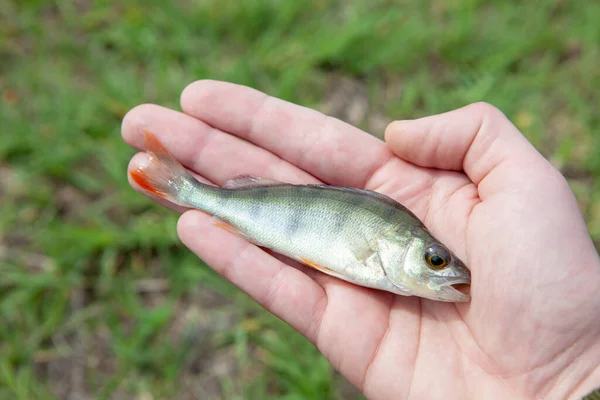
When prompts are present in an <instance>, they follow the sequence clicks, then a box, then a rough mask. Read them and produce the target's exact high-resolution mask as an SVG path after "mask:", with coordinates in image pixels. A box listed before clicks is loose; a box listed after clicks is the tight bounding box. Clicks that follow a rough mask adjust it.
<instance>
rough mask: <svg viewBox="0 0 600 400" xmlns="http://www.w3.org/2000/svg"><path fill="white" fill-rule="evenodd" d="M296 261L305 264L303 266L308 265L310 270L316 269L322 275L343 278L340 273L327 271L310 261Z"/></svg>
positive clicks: (301, 258) (299, 258)
mask: <svg viewBox="0 0 600 400" xmlns="http://www.w3.org/2000/svg"><path fill="white" fill-rule="evenodd" d="M297 260H298V261H300V262H301V263H303V264H305V265H308V266H309V267H312V268H314V269H316V270H318V271H321V272H322V273H324V274H327V275H331V276H335V277H336V278H340V279H343V276H342V275H341V274H340V273H338V272H335V271H334V270H332V269H329V268H327V267H323V266H321V265H319V264H317V263H314V262H312V261H309V260H307V259H306V258H304V257H298V258H297Z"/></svg>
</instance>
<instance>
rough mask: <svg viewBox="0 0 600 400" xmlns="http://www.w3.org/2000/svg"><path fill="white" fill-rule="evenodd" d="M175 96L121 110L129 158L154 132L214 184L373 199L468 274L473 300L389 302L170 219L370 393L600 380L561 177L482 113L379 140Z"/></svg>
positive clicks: (571, 203)
mask: <svg viewBox="0 0 600 400" xmlns="http://www.w3.org/2000/svg"><path fill="white" fill-rule="evenodd" d="M181 103H182V108H183V110H184V113H180V112H177V111H173V110H169V109H166V108H162V107H159V106H155V105H142V106H139V107H136V108H135V109H134V110H132V111H131V112H130V113H129V114H128V115H127V116H126V118H125V120H124V122H123V137H124V138H125V140H126V141H127V142H128V143H129V144H131V145H132V146H134V147H136V148H138V149H141V150H142V149H143V135H142V131H143V130H144V129H148V130H150V131H152V132H154V133H155V134H156V135H157V136H158V137H159V139H160V140H161V141H162V142H163V143H164V144H165V146H166V147H167V148H168V149H169V150H171V152H172V153H173V154H174V155H175V157H177V158H178V159H179V160H180V161H181V162H182V163H183V164H184V165H185V166H186V167H187V168H189V169H190V170H191V171H193V172H195V173H196V176H197V177H198V178H199V179H200V180H202V181H204V182H209V183H212V184H216V185H223V184H224V183H225V182H226V181H227V180H229V179H231V178H232V177H233V176H235V175H239V174H253V175H258V176H262V177H266V178H272V179H277V180H280V181H284V182H289V183H317V182H324V183H327V184H332V185H341V186H353V187H358V188H367V189H371V190H376V191H378V192H381V193H385V194H387V195H388V196H390V197H393V198H395V199H396V200H398V201H400V202H401V203H402V204H404V205H405V206H407V207H408V208H409V209H411V210H412V211H413V212H414V213H415V214H416V215H417V216H418V217H419V218H421V220H423V221H424V222H425V224H426V225H427V226H428V227H429V228H430V229H431V231H432V232H433V234H434V235H435V236H436V237H437V238H438V239H440V240H441V241H442V242H443V243H445V244H446V245H447V246H448V247H449V248H450V249H451V250H452V251H453V252H454V253H456V254H457V255H458V257H459V258H461V259H462V260H464V261H465V263H466V264H467V265H468V266H469V268H470V269H471V271H472V285H471V295H472V301H471V302H470V303H466V304H451V303H440V302H435V301H430V300H424V299H420V298H417V297H403V296H397V295H394V294H391V293H387V292H379V291H376V290H371V289H366V288H362V287H358V286H354V285H351V284H349V283H346V282H343V281H340V280H337V279H335V278H332V277H329V276H326V275H323V274H321V273H319V272H317V271H314V270H310V269H308V268H307V267H304V266H300V265H298V264H296V263H293V262H290V261H289V260H286V259H285V258H283V257H281V256H278V255H276V254H272V253H269V252H268V251H265V250H263V249H261V248H259V247H256V246H254V245H252V244H249V243H247V242H246V241H244V240H243V239H241V238H238V237H236V236H234V235H233V234H231V233H229V232H227V231H225V230H222V229H220V228H218V227H216V226H213V225H212V224H211V223H210V222H209V218H210V217H208V216H207V215H205V214H203V213H201V212H199V211H196V210H191V211H186V212H185V213H184V214H183V216H182V217H181V219H180V223H179V226H178V231H179V235H180V237H181V239H182V241H183V242H184V243H185V244H186V245H187V246H188V247H189V248H190V249H191V250H192V251H194V252H195V253H196V254H197V255H198V256H199V257H201V258H202V259H203V260H204V261H206V262H207V263H208V264H209V265H211V266H212V267H213V268H214V269H215V270H217V271H218V272H219V273H221V274H222V275H223V276H225V278H227V279H228V280H230V281H231V282H233V283H234V284H236V285H237V286H239V287H240V288H241V289H242V290H244V291H246V292H247V293H248V294H250V295H251V296H252V297H253V298H254V299H255V300H256V301H258V302H259V303H260V304H262V305H263V306H264V307H266V308H267V309H268V310H270V311H271V312H273V313H274V314H276V315H278V316H279V317H281V318H282V319H284V320H285V321H287V322H288V323H289V324H291V325H292V326H293V327H294V328H296V329H297V330H299V331H300V332H301V333H302V334H304V335H305V336H306V337H307V338H308V339H309V340H311V341H312V342H313V343H315V344H316V345H317V346H318V348H319V350H320V351H321V352H323V353H324V354H325V356H326V357H327V358H328V359H329V360H330V361H331V363H332V364H333V365H334V366H335V368H336V369H338V370H339V371H340V372H341V373H342V374H344V375H345V376H346V377H347V378H348V379H349V380H350V381H351V382H352V383H353V384H354V385H356V386H357V387H358V388H359V389H360V390H361V391H363V393H365V395H366V396H367V397H369V398H371V399H392V398H393V399H396V398H398V399H402V398H432V399H433V398H461V399H464V398H470V397H472V398H520V397H536V396H543V395H547V396H548V398H565V397H567V396H569V395H574V394H576V393H578V394H580V391H581V390H585V389H588V387H589V386H590V385H591V384H592V380H593V379H596V380H599V379H600V378H599V377H598V375H599V374H600V367H599V361H598V360H600V339H599V337H600V322H599V321H598V319H597V318H595V317H596V315H597V312H598V310H599V309H600V297H599V295H598V293H600V261H599V260H598V255H597V253H596V251H595V249H594V247H593V244H592V243H591V240H590V238H589V235H588V232H587V230H586V227H585V224H584V223H583V220H582V218H581V215H580V212H579V209H578V207H577V203H576V201H575V199H574V197H573V195H572V193H571V191H570V189H569V187H568V185H567V183H566V181H565V180H564V179H563V177H562V176H561V175H560V174H559V173H558V172H557V171H556V170H555V169H554V168H553V167H552V166H551V165H550V164H549V163H548V162H547V161H546V160H545V159H544V158H543V157H542V156H541V155H539V154H538V153H537V152H536V150H535V149H534V148H533V147H532V146H531V145H530V144H529V142H527V140H526V139H525V138H524V137H523V136H522V135H521V134H520V133H519V132H518V131H517V130H516V128H515V127H514V126H512V125H511V124H510V122H508V120H507V119H506V118H505V117H504V116H503V115H502V113H500V112H499V111H497V110H496V109H495V108H493V107H491V106H488V105H486V104H474V105H471V106H468V107H465V108H462V109H459V110H456V111H453V112H450V113H446V114H442V115H438V116H434V117H428V118H424V119H420V120H415V121H406V122H402V123H394V124H392V125H390V126H389V127H388V129H387V132H386V139H387V144H386V143H384V142H382V141H380V140H378V139H376V138H374V137H372V136H370V135H368V134H366V133H364V132H362V131H360V130H358V129H357V128H354V127H352V126H350V125H347V124H345V123H343V122H341V121H339V120H336V119H333V118H330V117H327V116H325V115H323V114H320V113H318V112H316V111H313V110H310V109H307V108H303V107H299V106H296V105H293V104H290V103H286V102H284V101H281V100H278V99H275V98H272V97H268V96H266V95H265V94H263V93H260V92H258V91H255V90H253V89H250V88H246V87H243V86H239V85H233V84H229V83H223V82H215V81H200V82H196V83H194V84H192V85H190V86H188V88H186V89H185V90H184V92H183V94H182V100H181ZM144 157H145V155H144V154H138V155H136V156H135V157H134V158H133V160H132V162H131V165H130V168H134V167H136V166H137V165H139V163H141V162H144V160H143V158H144ZM133 185H134V186H135V184H133ZM136 189H138V190H140V191H141V189H139V188H136ZM157 201H158V200H157ZM163 204H165V205H167V206H169V207H170V208H173V209H176V210H178V211H181V212H183V211H185V210H183V209H181V208H178V207H175V206H172V205H169V204H166V203H163ZM589 388H591V387H589Z"/></svg>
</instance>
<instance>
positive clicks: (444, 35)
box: [0, 0, 600, 400]
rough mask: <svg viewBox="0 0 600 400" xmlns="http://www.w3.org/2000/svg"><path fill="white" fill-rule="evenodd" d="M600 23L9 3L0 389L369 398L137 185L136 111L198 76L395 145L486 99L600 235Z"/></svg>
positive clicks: (533, 12)
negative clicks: (125, 135) (430, 122)
mask: <svg viewBox="0 0 600 400" xmlns="http://www.w3.org/2000/svg"><path fill="white" fill-rule="evenodd" d="M598 21H600V3H598V2H593V1H566V0H542V1H538V2H524V3H522V4H517V3H516V2H512V1H494V2H484V1H477V0H467V1H459V0H448V1H443V0H434V1H430V2H421V1H416V0H414V1H407V0H404V1H387V0H357V1H353V2H346V1H341V0H317V1H311V2H309V1H303V0H302V1H301V0H296V1H287V2H284V1H274V0H245V1H239V2H238V1H223V0H196V1H175V2H159V1H154V0H153V1H142V0H122V1H119V2H117V1H109V0H101V1H95V2H92V1H89V0H77V1H75V0H72V1H66V0H65V1H43V0H21V1H7V0H0V95H1V102H0V122H1V129H0V210H1V213H0V398H1V399H5V398H6V399H32V398H36V399H56V398H61V399H63V398H66V399H76V398H98V399H109V398H110V399H129V398H134V399H140V400H149V399H166V398H181V399H203V400H204V399H216V398H226V399H271V398H279V399H290V400H291V399H351V398H359V395H358V394H357V393H356V391H354V390H353V389H352V388H351V387H350V386H349V385H348V384H347V383H346V382H345V381H344V380H343V379H342V378H341V377H340V376H339V375H337V374H335V373H334V371H333V370H332V368H331V367H330V366H329V364H328V363H327V361H326V360H324V359H323V358H322V357H321V356H320V355H319V353H318V352H317V351H316V350H315V349H314V348H313V347H312V346H311V345H310V344H308V343H307V342H306V341H305V340H304V339H303V338H301V337H300V336H299V335H298V334H296V333H295V332H293V331H292V330H291V329H290V328H289V327H287V326H286V325H285V324H284V323H282V322H280V321H279V320H277V319H276V318H274V317H272V316H270V315H269V314H268V313H266V312H265V311H263V310H262V309H261V308H260V307H258V306H256V305H254V304H253V303H252V302H251V301H250V300H249V299H248V298H247V297H246V296H245V295H243V294H241V293H239V292H238V291H237V290H235V288H233V287H232V286H231V285H229V284H227V283H226V282H224V281H223V280H222V279H221V278H219V277H218V276H216V274H214V273H213V272H212V271H211V270H210V268H208V267H206V266H205V265H203V264H202V263H201V262H199V261H198V260H197V259H196V258H195V257H194V256H193V255H191V254H190V253H189V252H188V251H186V250H185V249H184V248H183V246H182V245H181V244H180V243H179V241H178V239H177V237H176V232H175V225H176V219H177V217H176V216H175V215H173V214H172V213H170V212H168V211H166V210H164V209H160V208H159V207H157V206H154V205H152V204H151V203H150V202H149V201H148V200H147V199H145V198H144V197H142V196H140V195H138V194H136V193H134V192H133V191H132V190H131V189H130V188H129V186H128V184H127V180H126V175H125V171H126V165H127V162H128V160H129V157H130V156H131V155H132V154H133V150H131V149H130V148H128V147H127V146H126V145H125V144H124V143H123V142H122V141H121V139H120V133H119V131H120V122H121V119H122V117H123V116H124V114H125V113H126V112H127V111H128V110H129V109H130V108H132V107H133V106H135V105H137V104H140V103H147V102H152V103H157V104H161V105H164V106H169V107H173V108H176V109H178V107H179V106H178V101H179V93H180V92H181V90H182V89H183V88H184V87H185V86H186V85H187V84H188V83H190V82H192V81H194V80H196V79H200V78H213V79H221V80H227V81H232V82H237V83H241V84H246V85H250V86H253V87H256V88H258V89H260V90H262V91H266V92H268V93H269V94H271V95H274V96H278V97H281V98H284V99H286V100H290V101H293V102H296V103H299V104H302V105H306V106H310V107H314V108H317V109H320V110H322V111H325V112H328V113H331V114H333V115H335V116H337V117H339V118H341V119H344V120H346V121H348V122H350V123H352V124H355V125H358V126H360V127H362V128H364V129H365V130H367V131H369V132H371V133H373V134H375V135H377V136H381V134H382V132H383V129H384V128H385V126H386V124H387V123H388V122H389V121H391V120H392V119H404V118H415V117H419V116H424V115H428V114H433V113H438V112H443V111H447V110H450V109H454V108H458V107H460V106H463V105H465V104H468V103H471V102H475V101H487V102H490V103H492V104H494V105H496V106H497V107H499V108H500V109H502V110H503V111H504V112H505V113H506V114H507V115H508V117H509V118H511V120H512V121H513V122H514V123H515V124H516V125H517V126H518V127H519V128H520V129H521V130H522V131H523V132H524V133H525V134H526V135H527V137H528V138H529V139H530V140H531V141H532V142H533V143H534V144H535V145H536V146H537V147H538V149H540V151H542V152H543V153H544V154H545V155H546V156H547V157H549V158H550V159H551V160H552V161H553V163H554V164H555V165H556V166H557V167H558V168H560V169H561V170H562V171H563V173H564V174H565V175H566V176H567V177H568V179H569V181H570V183H571V185H572V187H573V189H574V191H575V193H576V194H577V197H578V199H579V201H580V205H581V207H582V209H583V211H584V214H585V217H586V220H587V221H588V226H589V229H590V232H591V234H592V236H593V238H594V239H595V241H596V243H597V244H598V243H600V242H599V241H600V186H599V185H598V183H597V177H598V176H600V157H598V156H597V155H598V150H599V149H600V133H599V125H600V114H599V113H598V104H600V103H599V100H600V96H599V91H598V88H600V73H599V72H598V66H599V65H600V52H599V51H600V50H599V47H598V44H599V43H600V24H598ZM216 167H218V166H216ZM523 181H524V184H526V182H527V177H526V176H524V177H523ZM543 195H544V193H540V196H543Z"/></svg>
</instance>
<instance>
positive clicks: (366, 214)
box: [130, 131, 471, 302]
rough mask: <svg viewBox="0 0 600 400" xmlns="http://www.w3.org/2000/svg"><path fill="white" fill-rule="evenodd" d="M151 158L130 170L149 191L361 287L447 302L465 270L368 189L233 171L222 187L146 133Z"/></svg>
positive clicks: (406, 214)
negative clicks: (294, 182) (190, 168)
mask: <svg viewBox="0 0 600 400" xmlns="http://www.w3.org/2000/svg"><path fill="white" fill-rule="evenodd" d="M144 134H145V140H146V149H147V152H148V154H149V156H150V162H149V163H148V164H147V165H146V166H143V167H140V168H138V169H135V170H132V171H131V172H130V175H131V177H132V179H133V180H134V181H135V182H136V183H137V184H138V185H139V186H140V187H141V188H143V189H144V190H146V191H148V192H149V193H151V194H153V195H155V196H158V197H161V198H164V199H166V200H168V201H170V202H172V203H174V204H178V205H181V206H185V207H189V208H196V209H199V210H201V211H204V212H206V213H208V214H210V215H212V216H213V223H214V224H216V225H217V226H220V227H223V228H225V229H227V230H229V231H231V232H234V233H236V234H237V235H239V236H241V237H243V238H245V239H246V240H248V241H250V242H252V243H254V244H256V245H259V246H262V247H266V248H269V249H271V250H273V251H275V252H277V253H280V254H283V255H286V256H288V257H290V258H293V259H295V260H298V261H300V262H301V263H304V264H306V265H309V266H311V267H313V268H315V269H317V270H319V271H321V272H323V273H325V274H328V275H331V276H334V277H337V278H339V279H343V280H345V281H347V282H351V283H354V284H356V285H361V286H365V287H370V288H374V289H379V290H385V291H388V292H392V293H396V294H399V295H403V296H419V297H424V298H428V299H433V300H439V301H448V302H464V301H469V300H470V296H469V295H468V294H465V293H463V292H461V291H460V290H458V289H457V288H455V287H454V285H465V284H470V283H471V274H470V271H469V269H468V268H467V267H466V266H465V265H464V264H463V262H462V261H461V260H459V259H458V257H456V255H454V254H453V253H452V252H451V251H450V250H448V248H447V247H445V246H444V245H443V244H442V243H440V242H439V241H438V240H437V239H435V238H434V237H433V236H432V235H431V233H430V232H429V231H428V230H427V228H426V227H425V225H423V223H422V222H421V221H420V220H419V219H418V218H417V217H416V216H415V215H414V214H413V213H412V212H410V211H409V210H408V209H406V208H405V207H404V206H402V205H401V204H400V203H398V202H397V201H395V200H393V199H391V198H389V197H387V196H384V195H383V194H380V193H377V192H373V191H370V190H362V189H355V188H350V187H337V186H327V185H292V184H287V183H282V182H277V181H273V180H269V179H264V178H259V177H254V176H239V177H237V178H234V179H232V180H231V181H229V182H228V183H226V184H225V186H223V187H222V188H218V187H215V186H210V185H206V184H203V183H200V182H198V181H197V180H196V179H194V177H193V176H192V175H191V174H190V173H189V172H188V171H187V170H186V169H185V168H184V167H183V166H182V165H181V164H180V163H179V162H178V161H177V160H176V159H175V158H174V157H173V156H172V155H171V154H170V153H169V151H168V150H167V149H166V148H165V147H164V146H163V145H162V144H161V143H160V141H159V140H158V139H157V138H156V136H154V135H153V134H152V133H150V132H147V131H146V132H145V133H144Z"/></svg>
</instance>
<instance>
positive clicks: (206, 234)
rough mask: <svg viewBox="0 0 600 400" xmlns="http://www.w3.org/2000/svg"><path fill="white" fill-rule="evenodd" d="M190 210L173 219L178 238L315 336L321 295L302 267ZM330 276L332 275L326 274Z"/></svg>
mask: <svg viewBox="0 0 600 400" xmlns="http://www.w3.org/2000/svg"><path fill="white" fill-rule="evenodd" d="M209 219H210V217H209V216H208V215H206V214H203V213H201V212H200V211H196V210H191V211H188V212H186V213H184V214H183V215H182V216H181V218H180V219H179V224H178V226H177V231H178V233H179V237H180V238H181V240H182V242H183V243H184V244H185V245H186V246H187V247H188V248H189V249H190V250H192V251H193V252H194V253H196V254H197V255H198V257H200V258H201V259H202V260H204V261H205V262H206V263H207V264H208V265H210V266H211V267H212V268H214V269H215V270H216V271H217V272H218V273H219V274H221V275H223V277H225V278H226V279H227V280H229V281H230V282H232V283H233V284H234V285H236V286H237V287H239V288H240V289H242V290H243V291H244V292H246V293H248V295H250V296H251V297H252V298H253V299H254V300H256V301H257V302H258V303H259V304H261V305H262V306H263V307H265V308H266V309H268V310H270V311H271V312H272V313H273V314H275V315H277V316H279V317H280V318H282V319H284V320H285V321H286V322H287V323H289V324H290V325H291V326H292V327H294V328H295V329H296V330H298V331H299V332H300V333H302V334H303V335H305V336H306V337H307V338H308V339H309V340H311V341H313V342H315V341H316V338H317V332H318V327H319V324H320V321H321V317H322V315H323V313H324V312H325V307H326V306H327V296H326V295H325V291H324V290H323V288H322V287H321V286H319V285H318V284H317V283H316V282H315V281H313V280H312V279H311V278H310V277H308V276H307V275H305V274H303V273H302V272H300V271H298V270H296V269H295V268H292V267H291V266H289V265H286V264H284V263H282V262H281V261H279V260H277V259H275V258H273V257H271V256H270V255H268V254H267V253H265V252H264V251H263V250H261V249H260V248H259V247H257V246H255V245H253V244H250V243H248V242H247V241H245V240H244V239H242V238H239V237H237V236H235V235H233V234H231V233H229V232H227V231H225V230H223V229H220V228H218V227H216V226H214V225H213V224H211V223H210V221H209ZM331 279H333V278H331Z"/></svg>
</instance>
